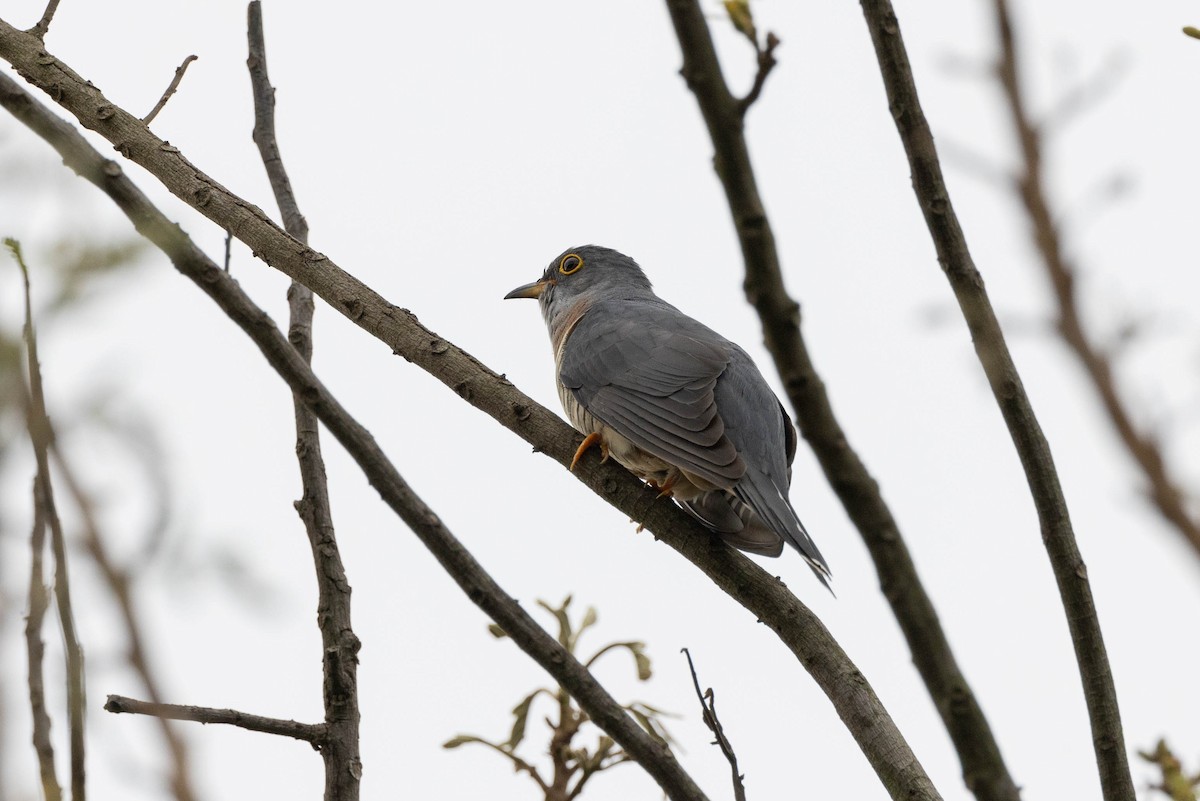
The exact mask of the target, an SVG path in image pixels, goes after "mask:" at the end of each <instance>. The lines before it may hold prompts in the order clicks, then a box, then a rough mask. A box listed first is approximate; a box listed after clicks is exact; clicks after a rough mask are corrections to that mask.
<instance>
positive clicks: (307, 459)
mask: <svg viewBox="0 0 1200 801" xmlns="http://www.w3.org/2000/svg"><path fill="white" fill-rule="evenodd" d="M247 16H248V25H247V30H248V38H249V51H250V56H249V58H248V59H247V60H246V66H247V67H248V68H249V70H250V84H251V88H252V91H253V94H254V135H253V136H254V142H255V144H256V145H258V152H259V153H260V155H261V156H262V161H263V165H264V166H265V167H266V169H267V176H268V178H269V179H270V182H271V189H272V190H273V191H274V194H275V201H276V203H278V205H279V211H280V214H281V216H282V217H283V222H284V227H285V228H286V229H287V232H288V233H289V234H291V235H292V236H294V237H295V238H296V239H297V240H299V241H300V242H305V243H307V241H308V224H307V223H306V222H305V220H304V216H303V215H302V214H301V213H300V208H299V206H298V205H297V203H296V196H295V194H294V193H293V192H292V184H291V181H289V180H288V177H287V171H286V170H284V167H283V158H282V156H280V153H279V145H278V143H277V140H276V138H275V90H274V89H273V88H272V87H271V80H270V78H269V77H268V75H267V49H266V42H265V40H264V37H263V23H262V4H261V3H259V2H258V0H254V2H251V3H250V4H249V7H248V9H247ZM288 311H289V316H290V321H289V324H288V341H289V342H291V343H292V346H293V347H294V348H295V349H296V352H297V353H299V354H300V357H301V358H302V359H303V360H304V361H305V362H306V363H307V364H312V353H313V340H312V320H313V297H312V292H311V291H310V290H309V289H308V288H307V287H305V286H304V285H302V284H299V283H297V282H295V281H293V282H292V285H291V286H290V287H288ZM292 405H293V411H294V414H295V418H296V458H297V460H298V461H299V464H300V480H301V484H302V486H303V488H304V494H303V497H302V498H301V499H300V500H299V501H298V502H297V503H296V509H297V511H299V513H300V518H301V519H302V520H303V521H304V530H305V532H306V533H307V534H308V542H309V546H310V548H311V549H312V556H313V563H314V565H315V567H316V573H317V625H318V626H319V628H320V630H321V644H322V646H323V648H322V651H323V653H324V659H323V662H322V669H323V679H324V680H323V682H322V686H323V688H324V689H323V693H322V695H323V698H324V704H325V744H324V747H323V748H322V749H321V756H322V758H323V759H324V762H325V801H335V800H336V801H355V800H356V799H357V798H358V796H359V789H360V781H359V779H360V777H361V776H362V759H361V757H360V754H359V732H358V726H359V719H360V715H359V709H358V650H359V647H360V645H361V643H360V642H359V640H358V637H357V636H356V635H355V634H354V629H353V628H352V627H351V616H350V583H349V581H348V580H347V578H346V570H345V567H344V566H343V565H342V557H341V553H340V552H339V550H338V544H337V539H336V537H335V534H334V527H333V510H332V508H331V506H330V502H329V486H328V482H327V481H326V478H325V460H324V459H323V458H322V456H321V440H320V433H319V429H318V427H317V416H316V414H314V413H313V411H312V409H310V408H309V407H308V406H307V405H305V403H304V399H303V398H302V397H300V395H297V394H293V395H292Z"/></svg>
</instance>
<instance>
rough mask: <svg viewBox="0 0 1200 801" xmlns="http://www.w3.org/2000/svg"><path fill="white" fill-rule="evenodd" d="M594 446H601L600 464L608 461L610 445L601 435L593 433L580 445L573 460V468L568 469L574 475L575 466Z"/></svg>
mask: <svg viewBox="0 0 1200 801" xmlns="http://www.w3.org/2000/svg"><path fill="white" fill-rule="evenodd" d="M593 445H599V446H600V464H604V463H605V462H607V461H608V444H607V443H606V442H605V441H604V440H603V439H602V438H601V437H600V435H599V434H597V433H595V432H593V433H591V434H588V435H587V436H586V437H584V438H583V442H581V443H579V447H578V448H577V449H576V450H575V457H574V458H573V459H571V466H570V468H568V469H569V470H570V471H571V472H572V473H574V472H575V465H577V464H579V460H580V459H582V458H583V455H584V454H585V453H587V452H588V451H589V450H590V449H591V448H592V446H593Z"/></svg>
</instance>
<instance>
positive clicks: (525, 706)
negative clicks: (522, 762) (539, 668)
mask: <svg viewBox="0 0 1200 801" xmlns="http://www.w3.org/2000/svg"><path fill="white" fill-rule="evenodd" d="M540 692H542V690H534V691H533V692H532V693H530V694H529V695H527V696H525V697H524V698H523V699H522V700H521V703H519V704H517V705H516V706H514V707H513V727H512V733H511V735H509V738H508V742H506V743H505V744H504V746H505V747H506V748H509V749H515V748H516V747H517V746H518V745H520V744H521V741H522V740H524V739H525V725H526V724H527V723H528V722H529V707H530V706H531V705H532V704H533V699H534V698H537V696H538V693H540Z"/></svg>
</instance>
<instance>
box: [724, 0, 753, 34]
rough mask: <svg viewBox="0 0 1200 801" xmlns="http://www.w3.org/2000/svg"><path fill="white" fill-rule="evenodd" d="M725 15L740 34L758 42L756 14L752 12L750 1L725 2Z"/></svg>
mask: <svg viewBox="0 0 1200 801" xmlns="http://www.w3.org/2000/svg"><path fill="white" fill-rule="evenodd" d="M724 3H725V13H727V14H728V15H729V21H730V22H732V23H733V27H734V28H736V29H737V31H738V33H740V34H742V35H743V36H745V37H746V38H747V39H749V40H750V41H751V42H755V43H756V45H757V42H758V31H757V30H756V29H755V27H754V14H752V13H751V11H750V0H724Z"/></svg>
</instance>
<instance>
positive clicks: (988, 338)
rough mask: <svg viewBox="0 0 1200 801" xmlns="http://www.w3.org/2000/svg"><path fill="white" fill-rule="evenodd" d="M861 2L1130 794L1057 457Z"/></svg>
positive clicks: (1109, 759)
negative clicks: (1059, 476)
mask: <svg viewBox="0 0 1200 801" xmlns="http://www.w3.org/2000/svg"><path fill="white" fill-rule="evenodd" d="M861 2H862V8H863V14H864V16H865V17H866V21H867V28H868V29H869V31H870V34H871V41H872V42H873V44H874V46H875V53H876V56H877V58H878V61H879V67H880V72H881V74H882V76H883V84H884V88H885V89H886V91H887V98H888V107H889V108H890V109H891V111H892V118H893V119H894V120H895V123H896V129H897V131H898V132H899V134H900V140H901V142H902V143H903V145H904V151H905V153H906V154H907V156H908V162H909V167H910V169H911V172H912V183H913V190H914V192H915V194H916V197H917V202H918V204H919V205H920V207H921V211H922V213H923V214H924V215H925V222H926V225H927V226H928V228H929V233H930V235H931V237H932V239H933V244H934V247H935V249H936V251H937V257H938V262H939V264H940V265H941V267H942V270H943V271H944V272H945V274H946V277H947V279H948V280H949V282H950V286H951V288H952V289H953V291H954V295H955V297H956V298H957V300H958V304H959V307H960V308H961V309H962V313H963V317H964V319H965V320H966V323H967V327H968V329H969V330H970V333H971V339H972V340H973V342H974V344H975V351H976V354H977V356H978V358H979V361H980V364H981V365H982V366H983V371H984V373H985V374H986V375H987V378H988V382H989V384H990V385H991V388H992V393H993V395H994V396H995V399H996V403H997V405H998V406H999V407H1000V412H1001V414H1002V415H1003V417H1004V422H1005V424H1006V425H1007V426H1008V431H1009V434H1010V436H1011V437H1012V440H1013V444H1014V445H1015V447H1016V450H1017V454H1018V456H1019V457H1020V460H1021V465H1022V467H1023V468H1024V471H1025V477H1026V480H1027V482H1028V484H1029V489H1030V493H1031V495H1032V496H1033V501H1034V505H1035V507H1036V508H1037V514H1038V519H1039V521H1040V522H1041V530H1042V542H1043V543H1044V545H1045V547H1046V551H1047V554H1048V555H1049V558H1050V564H1051V566H1052V568H1053V570H1054V576H1055V579H1056V580H1057V582H1058V590H1059V594H1060V596H1061V597H1062V602H1063V608H1064V611H1065V612H1066V617H1067V624H1068V626H1069V628H1070V631H1071V640H1072V643H1073V644H1074V646H1075V657H1076V660H1077V661H1078V663H1079V671H1080V675H1081V677H1082V683H1083V695H1084V699H1085V700H1086V702H1087V708H1088V715H1089V718H1090V721H1091V728H1092V743H1093V746H1094V748H1095V752H1096V762H1097V764H1098V765H1099V769H1100V784H1101V788H1102V790H1103V793H1104V798H1105V801H1133V798H1134V790H1133V780H1132V778H1131V777H1130V773H1129V761H1128V759H1127V757H1126V755H1125V738H1124V735H1123V733H1122V730H1121V713H1120V708H1119V706H1118V704H1117V692H1116V687H1115V685H1114V683H1113V677H1112V668H1111V666H1110V665H1109V662H1108V655H1107V653H1106V652H1105V648H1104V637H1103V635H1102V633H1101V631H1100V621H1099V619H1098V618H1097V616H1096V607H1095V603H1094V601H1093V599H1092V591H1091V587H1090V586H1089V584H1088V574H1087V567H1086V565H1085V564H1084V562H1083V557H1082V556H1081V555H1080V553H1079V546H1078V544H1077V543H1076V541H1075V532H1074V530H1073V529H1072V527H1071V518H1070V514H1069V512H1068V510H1067V503H1066V499H1065V498H1064V497H1063V493H1062V486H1061V484H1060V483H1059V479H1058V472H1057V471H1056V469H1055V467H1054V457H1053V456H1052V455H1051V453H1050V446H1049V444H1048V443H1047V442H1046V437H1045V435H1044V434H1043V433H1042V429H1041V426H1040V425H1039V424H1038V421H1037V417H1036V415H1035V414H1034V411H1033V406H1032V404H1030V402H1029V396H1028V395H1026V393H1025V389H1024V387H1023V386H1022V384H1021V376H1020V374H1019V373H1018V372H1017V368H1016V365H1015V364H1013V361H1012V356H1011V354H1010V353H1009V351H1008V345H1007V344H1006V342H1005V340H1004V333H1003V331H1001V329H1000V324H999V322H998V321H997V320H996V314H995V311H994V310H993V309H992V304H991V301H990V300H989V299H988V295H987V290H986V289H985V288H984V285H983V278H982V277H981V276H980V274H979V271H978V270H977V269H976V268H975V262H974V260H973V259H972V258H971V253H970V250H969V249H968V247H967V241H966V237H965V236H964V235H963V231H962V227H961V226H960V225H959V222H958V217H957V215H956V214H955V213H954V207H953V205H952V204H951V202H950V194H949V191H948V190H947V188H946V183H945V180H944V179H943V177H942V168H941V164H940V162H939V161H938V155H937V148H936V147H935V146H934V141H933V133H932V132H931V131H930V128H929V123H928V121H927V120H926V119H925V114H924V112H923V111H922V110H921V102H920V99H919V98H918V96H917V87H916V83H915V82H914V79H913V74H912V67H911V66H910V64H909V61H908V53H907V51H906V50H905V47H904V41H903V39H902V38H901V36H900V23H899V21H898V20H897V19H896V12H895V11H894V10H893V8H892V4H891V2H890V0H861Z"/></svg>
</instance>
